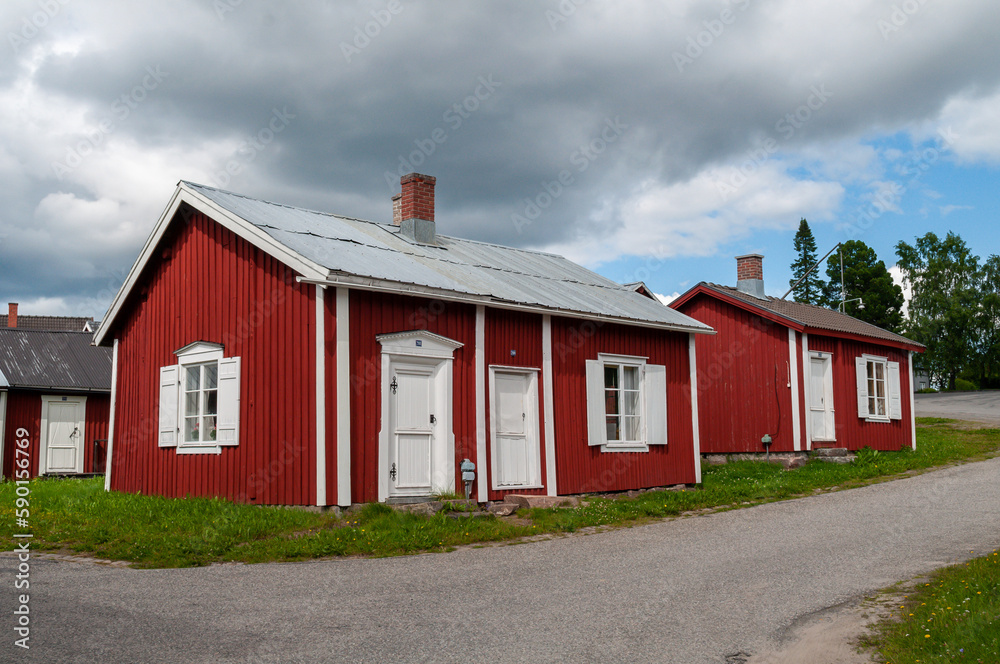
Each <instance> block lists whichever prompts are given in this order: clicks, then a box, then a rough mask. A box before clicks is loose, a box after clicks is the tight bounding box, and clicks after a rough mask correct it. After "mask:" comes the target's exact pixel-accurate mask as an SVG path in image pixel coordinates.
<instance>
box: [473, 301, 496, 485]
mask: <svg viewBox="0 0 1000 664" xmlns="http://www.w3.org/2000/svg"><path fill="white" fill-rule="evenodd" d="M475 356H476V469H477V470H478V471H479V472H478V474H477V476H476V499H477V500H478V501H479V502H480V503H485V502H486V501H487V500H488V498H489V493H488V490H489V484H490V482H491V481H492V478H489V477H486V476H485V475H486V474H487V471H488V465H487V463H486V307H485V306H483V305H481V304H480V305H477V306H476V354H475Z"/></svg>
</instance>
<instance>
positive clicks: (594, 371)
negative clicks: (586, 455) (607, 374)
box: [587, 360, 607, 445]
mask: <svg viewBox="0 0 1000 664" xmlns="http://www.w3.org/2000/svg"><path fill="white" fill-rule="evenodd" d="M605 417H606V413H605V412H604V364H603V363H602V362H600V361H599V360H587V444H588V445H604V443H605V440H604V437H605V436H606V435H607V428H606V427H607V424H606V420H605Z"/></svg>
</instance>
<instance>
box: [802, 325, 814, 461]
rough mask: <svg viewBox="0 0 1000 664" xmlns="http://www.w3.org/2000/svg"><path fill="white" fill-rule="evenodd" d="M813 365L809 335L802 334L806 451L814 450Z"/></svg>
mask: <svg viewBox="0 0 1000 664" xmlns="http://www.w3.org/2000/svg"><path fill="white" fill-rule="evenodd" d="M811 371H812V365H810V364H809V334H808V333H806V332H803V333H802V375H803V376H804V377H805V378H804V380H803V381H802V402H803V403H805V405H806V450H811V449H812V448H813V444H812V415H811V414H810V411H809V404H810V403H812V402H811V401H809V384H810V383H811V382H812V378H811V376H812V374H811V373H810V372H811Z"/></svg>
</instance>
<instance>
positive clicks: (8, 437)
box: [3, 390, 42, 478]
mask: <svg viewBox="0 0 1000 664" xmlns="http://www.w3.org/2000/svg"><path fill="white" fill-rule="evenodd" d="M4 428H5V429H6V431H5V432H4V439H3V441H4V443H3V444H4V451H3V476H4V477H7V478H12V477H14V475H13V472H14V455H15V454H16V453H15V451H14V450H15V449H16V446H15V442H14V441H15V439H16V437H17V436H16V434H17V430H18V429H19V428H24V429H27V430H28V436H29V438H30V440H31V446H30V447H29V448H28V453H29V454H30V457H29V458H28V462H29V466H28V470H29V471H30V472H31V477H35V476H37V475H38V467H39V466H38V455H39V454H40V451H41V450H40V445H41V435H42V432H41V429H42V399H41V396H40V395H39V394H38V393H36V392H21V391H19V390H11V391H10V392H8V393H7V416H6V420H5V421H4Z"/></svg>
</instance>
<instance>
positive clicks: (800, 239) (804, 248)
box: [788, 219, 824, 304]
mask: <svg viewBox="0 0 1000 664" xmlns="http://www.w3.org/2000/svg"><path fill="white" fill-rule="evenodd" d="M817 258H818V256H817V255H816V238H814V237H813V234H812V230H811V229H810V228H809V222H808V221H806V220H805V219H803V220H801V221H800V222H799V230H798V232H797V233H796V234H795V261H794V262H793V263H792V278H791V279H789V281H788V285H789V286H792V285H793V284H795V282H797V281H798V280H799V279H802V275H804V274H805V273H806V271H808V270H809V268H811V267H812V266H813V265H815V264H816V260H817ZM823 291H824V284H823V280H822V279H820V278H819V274H818V270H813V271H812V272H810V273H809V276H808V277H806V278H805V279H802V282H801V283H800V284H799V285H798V286H795V289H794V290H793V291H792V295H793V296H794V298H795V301H796V302H806V303H808V304H820V303H821V302H822V300H823Z"/></svg>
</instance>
